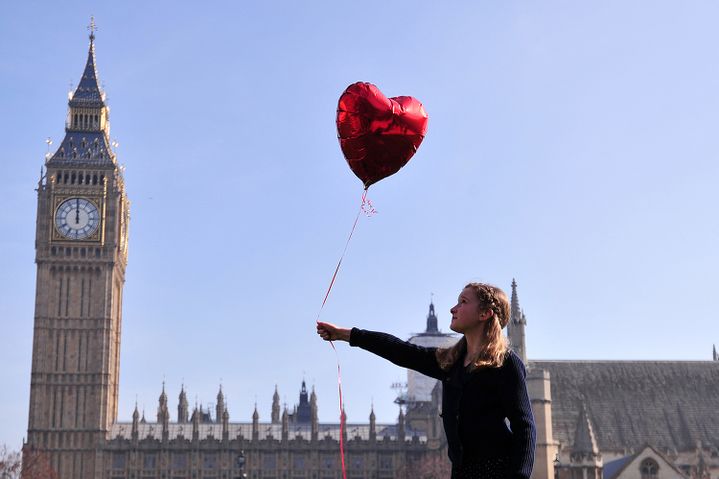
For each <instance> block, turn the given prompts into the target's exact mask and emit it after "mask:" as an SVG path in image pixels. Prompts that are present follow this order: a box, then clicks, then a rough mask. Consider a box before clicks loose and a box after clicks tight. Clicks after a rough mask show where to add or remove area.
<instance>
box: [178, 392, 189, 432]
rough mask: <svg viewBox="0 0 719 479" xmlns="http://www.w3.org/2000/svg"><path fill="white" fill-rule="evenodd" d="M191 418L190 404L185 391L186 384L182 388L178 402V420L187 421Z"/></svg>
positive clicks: (180, 421)
mask: <svg viewBox="0 0 719 479" xmlns="http://www.w3.org/2000/svg"><path fill="white" fill-rule="evenodd" d="M189 420H190V412H189V404H188V402H187V394H186V393H185V385H184V384H183V385H182V389H180V397H179V400H178V403H177V422H179V423H186V422H189Z"/></svg>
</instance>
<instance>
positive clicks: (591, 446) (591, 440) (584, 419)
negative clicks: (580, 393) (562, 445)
mask: <svg viewBox="0 0 719 479" xmlns="http://www.w3.org/2000/svg"><path fill="white" fill-rule="evenodd" d="M572 454H580V455H585V456H586V455H597V454H599V448H598V447H597V439H596V437H595V435H594V428H592V423H591V421H590V420H589V415H588V414H587V406H586V405H585V403H584V402H582V405H581V408H580V409H579V417H578V418H577V428H576V431H575V433H574V443H573V444H572Z"/></svg>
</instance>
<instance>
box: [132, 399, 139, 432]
mask: <svg viewBox="0 0 719 479" xmlns="http://www.w3.org/2000/svg"><path fill="white" fill-rule="evenodd" d="M139 428H140V411H138V410H137V402H135V410H134V411H133V412H132V440H133V441H137V438H138V434H139Z"/></svg>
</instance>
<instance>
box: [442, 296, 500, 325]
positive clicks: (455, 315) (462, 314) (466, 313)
mask: <svg viewBox="0 0 719 479" xmlns="http://www.w3.org/2000/svg"><path fill="white" fill-rule="evenodd" d="M449 312H450V313H451V314H452V322H451V323H450V325H449V329H451V330H452V331H454V332H456V333H462V334H466V333H467V332H468V331H472V330H473V329H475V328H480V327H482V323H483V322H484V321H486V320H487V319H488V318H489V317H490V316H491V315H492V314H491V311H487V310H485V311H482V310H481V308H480V304H479V298H477V293H475V291H474V289H472V288H470V287H467V288H464V289H463V290H462V292H461V293H459V298H458V299H457V304H456V305H455V306H454V307H453V308H452V309H450V310H449Z"/></svg>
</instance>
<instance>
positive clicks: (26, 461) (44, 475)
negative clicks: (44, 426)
mask: <svg viewBox="0 0 719 479" xmlns="http://www.w3.org/2000/svg"><path fill="white" fill-rule="evenodd" d="M19 477H20V478H21V479H58V474H57V472H56V471H55V469H53V468H52V466H51V465H50V461H49V460H48V459H47V455H46V454H45V453H44V452H43V451H40V450H38V449H34V448H33V447H31V446H25V447H24V448H23V451H22V473H21V475H20V476H19ZM3 479H4V478H3Z"/></svg>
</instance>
